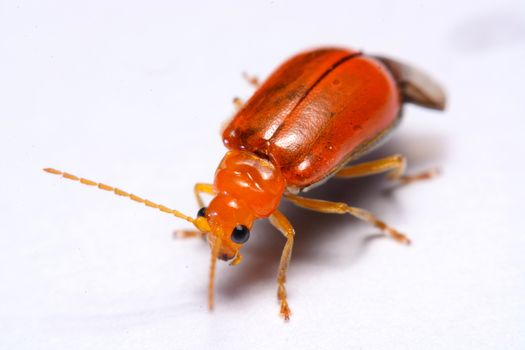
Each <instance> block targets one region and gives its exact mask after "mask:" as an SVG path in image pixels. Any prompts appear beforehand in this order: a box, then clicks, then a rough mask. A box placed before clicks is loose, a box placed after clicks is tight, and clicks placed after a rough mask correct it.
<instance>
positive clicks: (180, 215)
mask: <svg viewBox="0 0 525 350" xmlns="http://www.w3.org/2000/svg"><path fill="white" fill-rule="evenodd" d="M43 170H44V171H45V172H47V173H50V174H53V175H59V176H61V177H63V178H65V179H68V180H72V181H78V182H80V183H81V184H83V185H87V186H94V187H97V188H98V189H101V190H104V191H108V192H113V193H114V194H116V195H117V196H122V197H128V198H129V199H131V200H133V201H135V202H138V203H142V204H144V205H145V206H147V207H150V208H154V209H158V210H160V211H161V212H163V213H167V214H171V215H173V216H176V217H178V218H181V219H184V220H186V221H188V222H191V223H192V224H194V225H195V226H197V228H199V229H201V227H199V226H201V224H202V223H201V222H200V220H194V219H193V218H192V217H190V216H188V215H184V214H183V213H181V212H180V211H178V210H175V209H171V208H168V207H166V206H165V205H162V204H157V203H154V202H152V201H150V200H148V199H143V198H141V197H139V196H136V195H134V194H133V193H128V192H126V191H123V190H121V189H119V188H116V187H112V186H109V185H106V184H103V183H98V182H95V181H91V180H88V179H85V178H83V177H78V176H75V175H73V174H70V173H66V172H63V171H60V170H56V169H53V168H45V169H43Z"/></svg>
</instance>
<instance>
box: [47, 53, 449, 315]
mask: <svg viewBox="0 0 525 350" xmlns="http://www.w3.org/2000/svg"><path fill="white" fill-rule="evenodd" d="M249 81H250V82H251V83H252V85H255V86H256V87H257V90H256V92H255V93H254V95H253V96H252V97H251V98H250V99H249V100H248V101H247V102H246V103H245V104H243V103H242V101H240V100H239V99H235V100H234V102H235V104H236V105H237V107H238V111H237V113H236V114H235V116H234V117H233V119H232V120H231V121H230V122H229V124H228V125H227V126H226V127H225V129H224V130H223V142H224V145H225V146H226V147H227V148H228V151H227V152H226V155H225V156H224V158H223V159H222V161H221V163H220V164H219V166H218V168H217V170H216V172H215V181H214V183H213V184H206V183H198V184H196V185H195V188H194V190H195V196H196V199H197V202H198V204H199V207H200V208H201V209H200V210H199V212H198V214H197V216H196V217H195V218H192V217H191V216H188V215H185V214H182V213H181V212H179V211H176V210H173V209H170V208H168V207H166V206H164V205H160V204H156V203H154V202H151V201H149V200H147V199H143V198H141V197H138V196H136V195H134V194H131V193H128V192H126V191H123V190H121V189H118V188H114V187H112V186H108V185H105V184H101V183H96V182H94V181H91V180H87V179H84V178H79V177H77V176H75V175H71V174H69V173H65V172H61V171H58V170H55V169H52V168H46V169H44V170H45V171H47V172H49V173H52V174H56V175H61V176H63V177H64V178H67V179H70V180H74V181H79V182H81V183H82V184H85V185H88V186H96V187H98V188H100V189H102V190H106V191H112V192H114V193H115V194H117V195H120V196H124V197H129V198H130V199H132V200H134V201H136V202H139V203H143V204H145V205H146V206H149V207H152V208H156V209H158V210H160V211H162V212H165V213H168V214H171V215H174V216H176V217H179V218H182V219H184V220H186V221H189V222H191V223H192V224H193V225H194V226H195V227H196V228H197V229H198V231H182V232H181V235H182V236H186V237H196V236H200V237H202V236H205V237H206V238H207V240H208V242H209V244H210V246H211V250H212V254H211V264H210V276H209V295H208V303H209V307H210V309H211V308H212V307H213V290H214V279H215V264H216V261H217V259H221V260H230V261H231V262H230V264H231V265H236V264H238V263H239V262H240V261H241V254H240V250H241V248H242V246H243V245H244V244H245V243H246V241H247V240H248V238H249V235H250V229H251V228H252V225H253V222H254V221H255V220H257V219H261V218H268V219H269V220H270V222H271V223H272V224H273V225H274V226H275V227H276V228H277V229H278V230H279V231H281V232H282V234H283V235H284V236H285V237H286V239H287V240H286V244H285V246H284V249H283V252H282V256H281V260H280V264H279V270H278V274H277V284H278V292H277V297H278V300H279V302H280V314H281V316H283V317H284V318H285V319H286V320H288V319H289V317H290V313H291V312H290V308H289V306H288V301H287V297H286V289H285V282H286V271H287V268H288V264H289V261H290V256H291V252H292V247H293V242H294V235H295V232H294V229H293V227H292V225H291V224H290V222H289V221H288V219H287V218H286V217H285V216H284V215H283V214H282V213H281V212H280V211H279V210H278V209H277V207H278V205H279V202H280V201H281V199H282V198H286V199H287V200H289V201H291V202H292V203H294V204H296V205H298V206H300V207H303V208H306V209H310V210H315V211H319V212H324V213H334V214H350V215H353V216H355V217H357V218H359V219H362V220H365V221H368V222H370V223H371V224H373V225H374V226H376V227H377V228H379V229H380V230H382V231H383V232H384V233H386V234H387V235H389V236H391V237H392V238H394V239H395V240H397V241H400V242H402V243H409V240H408V238H407V237H406V236H404V235H403V234H401V233H400V232H398V231H397V230H395V229H393V228H392V227H390V226H388V225H387V224H385V223H384V222H383V221H381V220H379V219H378V218H376V217H375V216H374V215H373V214H371V213H370V212H368V211H366V210H364V209H360V208H356V207H351V206H349V205H347V204H345V203H337V202H329V201H324V200H317V199H311V198H305V197H302V196H300V193H301V192H303V191H306V190H308V189H309V188H311V187H312V186H316V185H319V184H321V183H323V182H324V181H326V180H327V179H329V178H330V177H331V176H336V177H342V178H354V177H361V176H368V175H373V174H378V173H384V172H385V173H388V178H389V179H390V180H395V181H398V183H400V184H406V183H409V182H412V181H415V180H419V179H426V178H429V177H431V176H432V175H433V174H434V172H435V171H427V172H424V173H420V174H417V175H412V176H407V175H404V171H405V167H406V160H405V158H404V157H403V156H401V155H392V156H389V157H386V158H383V159H378V160H375V161H368V162H365V163H358V164H355V163H354V161H355V160H357V159H358V158H359V157H361V156H362V155H363V154H365V153H366V152H368V151H370V150H371V149H373V148H375V147H376V146H378V145H380V144H381V141H383V140H384V139H385V138H386V136H388V135H389V134H390V133H391V132H392V131H393V130H394V129H395V127H396V126H397V125H398V124H399V121H400V120H401V115H402V107H403V103H406V102H412V103H415V104H418V105H420V106H423V107H427V108H432V109H437V110H443V109H444V107H445V94H444V92H443V89H442V88H441V87H440V86H439V84H438V83H436V82H435V81H434V80H433V79H432V78H430V77H429V76H427V75H426V74H424V73H423V72H421V71H419V70H418V69H416V68H414V67H411V66H409V65H407V64H404V63H401V62H399V61H396V60H392V59H389V58H385V57H379V56H369V55H365V54H364V53H362V52H360V51H355V50H349V49H342V48H320V49H316V50H310V51H306V52H303V53H300V54H298V55H296V56H293V57H292V58H290V59H289V60H287V61H286V62H284V63H283V64H282V65H281V66H280V67H278V68H277V70H276V71H275V72H274V73H273V74H271V75H270V77H269V78H268V79H267V80H266V81H265V82H264V83H263V84H262V85H260V86H259V84H258V81H257V79H255V78H250V79H249ZM202 193H206V194H210V195H212V196H214V197H213V199H212V200H211V202H210V203H209V205H208V206H207V207H205V206H204V204H203V201H202V199H201V197H200V195H201V194H202Z"/></svg>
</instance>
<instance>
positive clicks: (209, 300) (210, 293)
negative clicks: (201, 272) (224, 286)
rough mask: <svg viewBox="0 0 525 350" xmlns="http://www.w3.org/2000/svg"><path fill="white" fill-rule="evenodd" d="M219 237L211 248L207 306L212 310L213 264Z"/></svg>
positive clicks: (219, 241) (218, 250) (217, 252)
mask: <svg viewBox="0 0 525 350" xmlns="http://www.w3.org/2000/svg"><path fill="white" fill-rule="evenodd" d="M221 243H222V242H221V238H220V237H218V236H217V238H216V239H215V242H214V244H213V248H212V250H211V261H210V280H209V284H208V308H209V309H210V310H213V293H214V290H215V270H216V268H215V265H216V263H217V256H218V255H219V252H220V250H221Z"/></svg>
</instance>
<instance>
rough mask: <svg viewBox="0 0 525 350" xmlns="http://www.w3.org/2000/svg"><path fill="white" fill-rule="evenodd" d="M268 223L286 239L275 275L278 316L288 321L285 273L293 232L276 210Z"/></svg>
mask: <svg viewBox="0 0 525 350" xmlns="http://www.w3.org/2000/svg"><path fill="white" fill-rule="evenodd" d="M270 222H271V223H272V225H273V226H274V227H275V228H277V229H278V230H279V231H281V233H282V234H283V235H284V236H285V237H286V244H285V245H284V249H283V253H282V255H281V261H280V262H279V272H278V274H277V299H278V300H279V303H280V314H281V316H282V317H284V319H285V320H286V321H288V320H290V314H291V311H290V307H289V306H288V300H287V299H286V287H285V284H286V272H287V270H288V265H289V264H290V257H291V255H292V248H293V241H294V236H295V230H294V229H293V227H292V225H291V224H290V221H288V219H287V218H286V216H284V215H283V214H282V213H281V212H280V211H278V210H276V211H275V212H274V213H273V214H272V215H271V216H270Z"/></svg>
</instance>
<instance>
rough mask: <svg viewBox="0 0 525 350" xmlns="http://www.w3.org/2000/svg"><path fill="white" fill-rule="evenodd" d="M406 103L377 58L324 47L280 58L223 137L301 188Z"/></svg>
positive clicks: (381, 129)
mask: <svg viewBox="0 0 525 350" xmlns="http://www.w3.org/2000/svg"><path fill="white" fill-rule="evenodd" d="M400 108H401V96H400V92H399V89H398V87H397V85H396V82H395V80H394V78H393V76H392V74H391V73H390V72H389V71H388V69H387V68H386V67H385V66H384V65H383V64H382V63H381V62H380V61H379V60H377V59H375V58H373V57H370V56H365V55H363V54H361V53H360V52H357V51H352V50H343V49H319V50H314V51H309V52H305V53H302V54H299V55H296V56H294V57H292V58H291V59H289V60H288V61H286V62H285V63H284V64H283V65H281V66H280V67H279V68H278V69H277V70H276V71H275V72H274V73H273V74H272V75H271V76H270V77H269V78H268V80H267V81H266V82H265V83H264V84H263V85H262V86H261V87H260V88H259V89H258V90H257V91H256V92H255V94H254V95H253V96H252V98H251V99H250V100H249V101H248V102H247V103H246V104H245V105H244V106H243V108H242V109H241V110H240V111H239V112H238V113H237V114H236V115H235V116H234V118H233V119H232V121H231V122H230V123H229V124H228V126H227V127H226V128H225V130H224V132H223V141H224V144H225V145H226V147H228V148H229V149H240V150H247V151H250V152H253V153H255V154H257V155H259V156H261V157H264V158H267V159H269V160H270V161H271V162H272V163H273V164H275V165H276V167H278V168H279V169H280V170H281V172H282V175H283V176H284V178H285V180H286V184H287V187H288V188H296V189H302V188H305V187H308V186H310V185H312V184H315V183H317V182H319V181H321V180H323V179H324V178H326V177H327V176H329V175H331V174H332V173H333V172H334V171H336V170H337V169H338V168H339V167H340V166H341V165H343V164H344V163H346V162H347V161H348V160H349V159H351V158H352V157H353V156H354V155H358V154H360V153H361V152H362V151H363V150H364V149H366V148H368V147H369V146H370V145H372V144H374V143H375V142H376V141H377V140H378V139H380V138H382V136H383V135H385V134H386V133H387V132H388V131H389V130H391V129H392V127H393V126H394V125H395V124H396V121H397V120H398V118H399V115H400Z"/></svg>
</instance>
